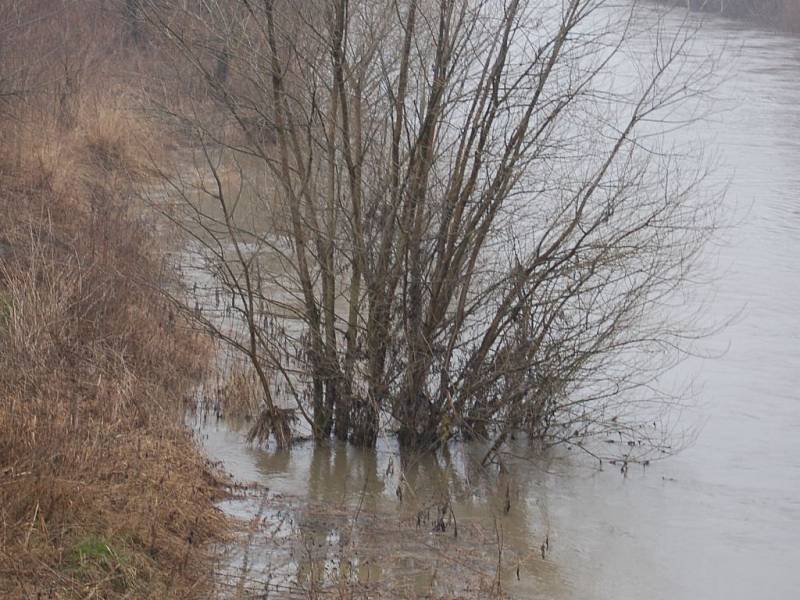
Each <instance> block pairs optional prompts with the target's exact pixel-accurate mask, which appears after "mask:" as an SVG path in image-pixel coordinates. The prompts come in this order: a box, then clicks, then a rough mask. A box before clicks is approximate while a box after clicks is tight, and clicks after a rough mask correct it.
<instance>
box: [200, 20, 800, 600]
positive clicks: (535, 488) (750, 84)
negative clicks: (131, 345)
mask: <svg viewBox="0 0 800 600" xmlns="http://www.w3.org/2000/svg"><path fill="white" fill-rule="evenodd" d="M699 37H700V42H701V43H700V44H699V45H700V47H701V49H702V48H707V50H708V51H709V52H722V53H723V54H722V57H723V64H724V65H725V66H726V67H727V70H728V74H727V75H726V77H725V78H724V81H723V82H722V83H721V84H720V86H719V88H718V89H716V90H715V92H714V96H715V97H717V98H719V99H721V100H722V103H721V104H720V106H724V108H725V110H720V111H719V112H716V113H715V114H713V115H712V116H711V118H710V119H708V120H706V121H705V122H704V123H702V124H700V125H698V126H696V127H693V129H692V131H691V135H693V136H697V137H699V138H701V139H703V140H705V141H706V143H707V144H708V146H709V147H710V148H711V149H712V150H714V151H715V153H716V154H717V156H718V158H719V161H718V162H719V165H720V166H719V169H718V171H717V172H716V173H715V175H714V176H713V177H714V178H716V180H717V181H716V183H718V182H719V181H722V180H729V187H728V192H727V197H726V200H725V211H726V212H727V217H732V218H730V219H727V220H728V221H729V222H730V223H733V225H732V226H731V229H730V230H729V231H727V232H726V233H725V235H724V236H723V237H724V240H721V241H720V243H719V245H718V247H716V248H715V251H716V252H717V253H718V257H717V260H716V261H715V262H714V266H713V269H714V274H719V277H718V278H717V279H716V280H715V282H714V283H713V291H714V294H713V300H712V301H711V307H710V316H709V319H712V320H713V319H714V318H715V317H719V318H721V319H724V318H726V317H727V316H729V315H731V314H734V313H737V312H740V316H739V317H738V318H737V319H735V320H734V322H733V323H731V324H730V325H729V326H727V327H726V328H725V329H724V330H722V331H721V332H719V333H717V334H714V336H713V338H712V339H710V340H708V347H709V348H711V349H717V350H719V349H727V350H726V352H725V353H724V355H722V356H721V357H718V358H713V359H699V358H698V359H692V360H690V361H688V363H687V364H684V365H682V366H681V374H684V373H694V374H695V375H696V376H697V381H698V383H699V384H701V387H699V388H698V392H697V395H696V400H697V408H696V409H695V410H693V411H690V412H689V413H687V415H685V418H686V419H689V420H690V421H691V422H692V423H696V424H698V425H701V428H700V430H699V433H698V435H697V438H696V440H695V441H694V443H693V444H692V445H691V446H690V447H688V448H687V449H686V450H684V451H682V452H681V453H679V454H678V455H676V456H673V457H670V458H669V459H667V460H665V461H660V462H658V463H654V464H653V465H651V466H649V467H647V468H644V467H641V466H637V467H635V468H634V467H631V469H630V470H629V471H628V473H627V476H624V477H623V476H622V474H621V473H620V471H619V468H618V467H614V466H611V465H606V466H605V467H604V468H603V469H598V465H597V463H596V462H593V461H590V460H588V459H587V458H586V457H585V456H581V455H579V454H577V453H571V452H569V451H568V450H566V449H564V450H563V451H561V452H558V453H555V454H553V455H550V456H546V457H541V456H540V457H535V456H531V455H530V454H529V453H526V450H525V449H524V448H520V449H519V454H525V456H524V458H520V459H517V460H514V459H510V460H509V461H508V464H507V471H504V472H500V469H498V468H496V467H490V468H488V469H483V468H481V467H480V466H479V463H480V459H481V458H482V452H481V451H482V450H483V449H482V448H481V447H480V446H463V445H454V446H451V447H450V448H449V449H448V451H446V452H443V453H440V454H438V455H437V456H433V457H432V456H402V455H400V454H399V453H398V452H397V450H396V448H395V447H394V445H393V442H392V441H391V440H384V441H382V442H381V443H380V445H379V447H378V449H377V450H376V451H363V450H359V449H356V448H350V447H346V446H343V445H338V444H331V445H329V446H325V447H315V446H314V445H313V444H310V443H308V444H300V445H297V446H295V447H293V448H292V449H291V450H288V451H284V452H276V451H273V450H268V449H267V450H262V449H257V448H253V447H249V446H248V445H247V444H246V443H245V442H244V435H243V433H241V432H240V431H239V430H238V428H237V427H236V426H235V425H233V424H231V423H228V422H226V421H224V420H217V419H216V418H215V417H214V416H213V414H212V415H209V416H208V417H207V419H206V421H205V423H204V424H200V423H198V433H199V437H200V438H202V440H203V443H204V444H205V447H206V449H207V452H208V454H209V455H210V457H211V458H212V459H214V460H220V461H222V462H223V464H224V468H225V469H226V470H227V471H229V472H231V473H232V474H233V475H234V476H235V477H237V478H238V479H240V480H242V481H257V482H259V483H260V484H262V485H263V486H266V487H267V488H268V492H266V496H265V495H264V494H265V493H264V492H263V491H258V492H254V493H251V494H249V495H248V496H247V497H246V498H242V499H237V500H231V501H227V502H226V503H225V504H224V505H223V507H224V508H225V509H226V510H228V511H230V512H231V513H232V514H235V515H238V516H243V517H245V518H247V519H250V522H251V524H252V528H251V529H250V531H249V533H248V534H247V536H248V541H249V543H242V544H239V545H236V546H235V547H234V548H232V549H231V550H230V563H229V568H230V569H231V570H232V571H233V572H234V573H235V571H236V569H237V568H242V567H245V574H244V578H242V579H241V581H242V582H245V581H246V582H247V583H248V587H250V588H251V589H252V590H256V589H260V590H262V591H263V590H265V589H267V588H268V589H269V590H270V594H269V595H268V596H264V597H269V598H280V597H303V596H304V595H311V594H310V593H309V590H311V592H313V590H315V589H317V588H319V587H324V586H332V587H333V589H335V588H336V581H338V580H340V579H347V580H348V581H349V582H351V583H352V582H357V583H360V584H363V585H367V584H370V585H373V586H375V590H378V591H379V590H381V589H384V590H389V589H393V590H395V591H394V592H392V593H394V594H397V593H398V591H397V590H400V589H401V590H403V591H404V593H405V594H406V595H407V596H409V597H415V596H421V595H424V594H426V593H428V591H430V590H435V591H436V592H438V593H444V592H453V593H468V594H470V595H472V596H473V597H481V596H482V595H484V594H486V593H488V592H487V586H489V587H490V586H491V585H492V584H493V580H492V577H493V576H494V575H495V574H496V572H497V565H498V548H499V547H500V548H502V554H501V560H500V561H499V565H500V568H499V571H500V583H501V586H502V588H503V590H504V591H505V592H507V593H508V594H509V595H511V596H513V597H519V598H554V599H566V598H576V599H578V598H579V599H586V598H614V599H617V600H627V599H637V600H641V599H648V600H654V599H660V598H663V599H676V598H692V599H694V598H698V599H700V598H721V599H725V600H735V599H740V598H741V599H747V600H752V599H753V598H793V597H797V595H798V593H800V592H798V590H800V568H799V567H798V565H800V317H799V316H798V315H800V267H798V256H800V39H798V38H796V37H790V36H784V35H780V34H775V33H771V32H767V31H763V30H759V29H756V28H755V27H751V26H747V25H745V24H742V23H738V22H734V21H728V20H725V19H722V18H715V17H710V18H708V17H707V18H706V20H705V23H704V25H703V27H702V29H701V30H700V32H699ZM681 135H687V133H682V134H681ZM712 183H714V182H712ZM710 268H711V267H710ZM515 454H516V452H515ZM265 498H266V500H265ZM448 502H449V504H448ZM442 515H444V516H442ZM253 517H258V518H259V519H260V521H259V522H257V523H256V522H255V521H254V520H253ZM454 520H455V523H454V522H453V521H454ZM440 521H441V522H440ZM442 528H443V529H444V531H440V529H442ZM456 528H457V535H456ZM543 545H544V546H545V547H544V548H543V547H542V546H543ZM487 574H488V575H487ZM234 579H235V578H234ZM270 586H271V587H270ZM375 593H377V591H376V592H375Z"/></svg>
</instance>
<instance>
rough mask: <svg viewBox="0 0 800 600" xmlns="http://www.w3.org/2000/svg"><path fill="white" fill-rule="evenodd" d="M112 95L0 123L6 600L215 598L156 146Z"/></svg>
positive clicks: (192, 372)
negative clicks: (155, 181)
mask: <svg viewBox="0 0 800 600" xmlns="http://www.w3.org/2000/svg"><path fill="white" fill-rule="evenodd" d="M119 94H120V91H119V90H116V91H115V93H108V94H98V93H96V94H91V95H90V94H87V95H81V96H78V97H76V98H75V99H74V104H73V110H72V111H71V114H70V120H69V122H65V120H64V119H59V118H58V117H59V116H60V114H59V113H58V112H56V111H50V110H48V109H49V108H50V107H49V106H46V107H42V106H34V105H32V104H27V105H26V104H24V103H19V104H18V105H16V106H11V108H10V110H13V111H15V112H14V113H13V118H8V119H4V120H3V121H0V125H1V126H2V127H1V128H0V129H2V131H0V138H1V139H2V140H3V141H2V144H0V214H2V215H3V219H2V221H1V222H0V597H3V598H38V597H47V598H59V599H60V598H64V599H67V598H90V597H91V598H153V599H156V598H158V599H164V598H204V597H210V595H211V593H212V588H213V585H214V581H213V561H214V557H213V553H212V551H211V544H212V543H213V542H217V541H220V540H223V539H225V537H226V535H227V531H228V525H229V522H228V520H227V519H226V517H224V516H223V515H222V513H221V512H220V511H219V510H218V509H217V508H216V507H215V503H216V502H217V501H219V499H221V498H222V497H224V495H225V494H224V489H223V487H222V486H221V485H220V483H219V480H218V478H217V474H216V473H215V471H214V469H213V467H212V466H211V465H210V464H209V463H208V461H207V460H206V459H205V458H204V457H203V456H202V454H201V453H200V451H199V450H198V448H197V446H196V444H195V441H194V440H193V438H192V436H191V433H190V432H189V431H188V430H187V428H186V427H185V424H184V414H185V410H186V399H187V398H188V397H189V395H190V394H191V392H192V390H193V389H194V386H196V384H197V381H198V380H199V378H200V377H201V376H202V375H203V372H204V369H205V368H206V365H207V362H208V360H209V358H210V349H209V348H208V344H207V341H206V340H204V339H203V338H201V337H199V336H198V335H197V334H195V333H194V332H193V331H192V329H191V328H190V327H189V326H188V323H186V322H184V321H183V319H182V318H181V316H180V315H179V314H178V313H176V312H175V311H174V310H173V309H172V308H171V307H170V305H169V304H168V303H167V302H166V301H165V299H164V298H163V297H162V295H161V293H160V291H159V290H160V288H161V287H162V286H164V285H172V284H174V283H175V280H174V278H173V275H172V273H171V272H170V269H169V267H168V263H167V260H166V257H167V252H168V250H169V249H170V248H169V244H168V240H167V239H166V238H167V236H166V235H165V233H164V232H165V229H164V227H162V226H161V224H160V223H158V222H157V219H156V216H155V215H153V214H152V213H151V212H150V211H148V210H147V208H146V207H145V206H144V205H142V204H141V203H140V201H139V200H138V199H137V198H138V195H137V193H136V191H137V188H139V187H140V186H142V185H146V184H147V183H148V178H149V175H148V170H147V168H146V166H145V165H146V164H148V163H149V160H151V159H152V152H153V150H154V149H155V148H158V147H159V142H158V139H159V138H158V132H155V131H152V130H149V129H148V126H147V125H146V124H145V123H144V122H143V121H142V120H141V119H139V118H137V117H136V116H135V115H134V114H133V113H131V112H130V111H129V110H127V109H126V107H125V103H124V101H121V100H118V98H119V97H120V95H119ZM142 139H147V140H148V156H145V155H144V153H143V151H141V150H139V148H140V146H139V145H138V141H139V140H142Z"/></svg>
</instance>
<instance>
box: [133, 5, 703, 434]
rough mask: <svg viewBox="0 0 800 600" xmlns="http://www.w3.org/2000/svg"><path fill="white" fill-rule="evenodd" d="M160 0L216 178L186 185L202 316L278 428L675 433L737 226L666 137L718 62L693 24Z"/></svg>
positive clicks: (180, 184) (185, 112) (154, 21)
mask: <svg viewBox="0 0 800 600" xmlns="http://www.w3.org/2000/svg"><path fill="white" fill-rule="evenodd" d="M141 7H142V16H143V18H144V19H145V20H146V21H147V22H148V24H149V26H150V28H151V31H154V32H155V33H154V35H156V36H158V35H159V34H160V36H161V37H160V38H158V39H159V40H160V41H159V42H158V43H162V44H165V46H166V47H167V48H171V49H172V50H171V51H170V56H172V57H173V58H174V62H173V63H171V66H172V67H173V68H174V75H175V77H176V79H178V80H180V81H181V86H182V89H185V90H191V92H192V93H191V95H189V96H188V97H185V98H182V99H181V102H179V103H178V102H169V101H165V102H164V107H165V113H166V114H168V115H169V116H170V117H172V118H174V119H175V122H176V123H178V124H180V126H181V128H182V131H183V132H184V133H185V134H186V135H188V136H189V137H190V138H191V140H192V141H193V142H194V147H195V149H196V152H195V153H194V155H193V157H192V160H193V168H189V169H186V168H185V167H186V166H185V165H183V169H182V172H181V173H180V174H175V173H170V172H167V171H166V170H165V172H164V176H165V177H166V178H167V180H168V182H169V185H170V187H171V189H172V192H173V193H174V194H175V195H176V196H177V197H178V201H177V202H176V204H175V205H174V206H173V211H174V212H173V213H172V216H173V218H174V219H175V221H176V222H177V223H179V224H180V225H181V226H182V227H183V228H184V229H185V231H186V232H187V233H188V234H189V235H190V236H191V237H192V238H193V241H194V244H195V246H194V247H195V248H196V250H197V263H196V264H197V265H199V266H200V267H201V270H203V271H204V272H206V273H210V274H211V275H212V280H211V282H210V283H209V284H208V289H209V290H213V289H214V287H215V286H216V287H218V288H219V290H221V291H219V290H218V291H209V292H207V293H209V294H212V295H213V294H216V295H217V297H216V298H215V299H214V302H211V303H209V302H208V296H206V298H205V299H203V298H198V299H197V300H196V306H194V307H190V308H191V310H192V311H193V313H194V315H195V317H196V318H198V319H199V320H200V321H201V322H202V323H203V325H204V326H205V327H207V328H208V329H210V330H211V331H213V332H214V333H215V334H216V335H217V336H218V337H220V338H222V339H223V340H225V341H227V342H228V343H229V344H230V346H231V347H233V348H234V349H236V350H237V351H239V352H241V354H242V355H243V356H244V357H246V359H247V360H248V361H249V362H250V363H251V365H252V368H253V369H254V371H255V372H256V373H257V375H258V380H259V383H260V386H261V388H262V390H261V391H262V395H263V400H264V404H265V408H264V412H263V415H262V419H261V420H262V425H263V423H264V422H266V423H267V424H268V426H266V427H264V428H263V430H264V431H265V432H267V433H269V431H280V432H282V433H281V434H280V435H278V436H277V437H278V438H279V439H278V442H279V443H286V442H287V440H286V439H285V436H284V432H285V431H286V421H287V419H288V418H289V416H291V415H295V416H299V417H303V418H305V420H307V421H308V423H309V425H310V427H311V429H312V431H313V433H314V435H315V436H316V437H318V438H325V437H327V436H329V435H331V434H335V435H336V436H337V437H338V438H340V439H349V440H351V441H353V442H355V443H358V444H364V445H371V444H373V443H374V442H375V440H376V437H377V436H378V435H379V432H380V431H381V429H382V427H384V426H385V427H388V428H390V429H393V430H396V431H397V433H398V434H399V437H400V440H401V442H402V443H404V444H406V445H412V446H418V447H435V446H437V445H439V444H441V443H443V442H445V441H446V440H448V439H450V438H452V437H453V436H457V435H460V436H464V437H473V436H481V437H484V436H489V437H493V439H495V440H496V444H495V447H499V445H500V444H502V442H503V441H504V440H505V439H506V438H507V437H508V436H511V435H515V434H516V433H518V432H525V433H526V434H528V435H530V436H531V437H532V438H534V439H537V440H540V441H541V442H543V443H545V444H551V443H560V442H566V441H569V442H572V443H577V444H583V443H584V442H585V441H586V440H588V439H590V438H592V437H593V436H597V435H607V432H609V431H613V432H614V435H615V436H616V435H617V433H619V435H620V440H621V439H622V438H623V437H624V438H625V439H626V440H633V439H636V440H637V441H636V442H635V443H637V444H638V443H642V441H644V442H646V443H650V444H658V443H661V442H662V441H663V440H662V438H661V435H662V434H663V431H662V430H661V428H660V427H659V426H658V425H659V423H653V419H652V418H651V416H652V415H653V414H654V410H655V411H656V412H657V411H658V410H660V409H661V408H663V407H664V406H666V405H668V404H669V403H670V402H671V399H670V398H669V397H668V396H665V395H662V394H661V393H660V392H658V391H657V390H656V387H655V385H654V382H655V380H656V378H657V377H658V375H659V374H660V373H662V372H663V370H664V369H665V368H666V367H668V366H669V365H671V364H673V363H674V361H675V360H677V359H679V358H680V356H682V355H683V353H684V352H685V351H686V350H687V348H688V344H689V343H690V341H691V340H692V339H693V338H694V337H695V335H698V334H699V331H698V329H697V328H696V322H695V321H693V319H692V317H693V316H694V315H693V314H692V316H686V315H687V313H688V312H691V311H690V310H689V309H687V310H686V311H684V317H685V318H683V319H681V320H676V318H675V317H674V315H675V311H674V310H672V309H673V308H674V303H675V302H676V298H679V299H680V298H681V296H680V293H681V291H682V290H684V289H685V288H684V286H685V284H687V283H689V282H690V281H691V276H692V267H693V265H694V263H695V260H696V258H697V256H698V253H699V251H700V249H701V248H702V246H703V243H704V241H705V240H706V239H707V238H708V236H709V235H710V233H711V231H712V230H713V219H712V217H711V213H713V208H714V207H713V202H711V201H710V199H709V198H703V197H701V196H700V195H699V192H698V190H697V183H698V182H699V181H700V180H701V178H702V175H703V173H702V167H698V166H697V165H698V164H701V163H694V164H692V163H691V161H687V160H684V159H685V156H683V154H682V153H683V151H684V150H677V149H672V148H669V147H665V146H664V145H663V144H662V138H661V137H660V135H659V133H660V132H661V131H663V130H665V129H668V128H671V127H674V126H678V125H679V122H681V121H682V122H683V123H684V124H685V123H686V122H688V119H687V118H686V117H685V116H684V117H681V116H680V115H681V114H682V113H681V112H680V110H679V107H680V106H681V105H683V104H685V103H687V102H691V101H692V100H693V99H694V98H695V96H696V94H698V93H699V92H700V91H701V89H702V88H703V87H704V85H705V83H706V81H705V78H706V77H707V76H708V74H709V70H710V68H711V66H712V65H711V63H710V61H709V63H708V64H698V63H697V62H694V63H692V64H693V65H694V66H693V67H692V68H691V69H686V68H684V67H685V66H686V59H687V56H688V53H689V49H690V47H691V40H692V31H691V30H690V29H688V28H686V27H679V28H678V30H677V31H673V32H672V33H669V34H667V33H666V30H662V29H661V28H660V27H656V28H654V29H649V30H647V31H643V30H640V29H638V25H637V19H636V14H637V7H636V6H635V4H634V5H632V6H630V7H628V8H620V7H618V6H610V5H608V4H607V3H605V2H603V1H599V0H571V1H570V2H568V3H566V4H563V3H547V2H543V3H538V2H530V1H525V0H439V1H435V2H434V1H427V0H406V1H402V2H401V1H397V0H382V1H380V2H375V1H369V2H367V1H361V0H349V1H348V0H330V1H327V2H322V3H308V2H294V1H292V2H289V1H281V0H266V1H264V2H253V1H250V0H244V1H242V2H228V1H225V0H213V1H211V2H203V3H202V4H195V3H188V4H183V5H180V6H165V5H163V4H161V3H158V2H154V1H144V2H143V3H142V4H141ZM634 41H635V42H636V44H637V45H636V46H635V48H638V49H639V51H638V52H634V46H633V45H632V42H634ZM642 47H645V48H649V49H650V51H649V52H648V51H645V52H644V53H642V52H641V48H642ZM192 170H194V173H192V172H191V171H192ZM200 291H201V292H206V290H205V287H204V286H201V290H200ZM220 294H221V295H222V299H221V300H220V298H219V296H220ZM678 301H680V300H678ZM217 307H219V310H215V309H216V308H217ZM287 399H288V400H289V401H290V404H289V408H290V409H291V411H288V410H287V404H286V402H287ZM643 415H647V416H646V417H644V418H645V419H647V420H648V423H649V429H647V428H644V427H643V426H642V425H643V424H642V419H643ZM648 432H649V433H648Z"/></svg>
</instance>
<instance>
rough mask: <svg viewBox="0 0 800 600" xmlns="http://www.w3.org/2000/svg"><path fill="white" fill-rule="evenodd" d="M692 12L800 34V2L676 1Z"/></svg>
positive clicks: (786, 0) (774, 0)
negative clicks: (749, 22)
mask: <svg viewBox="0 0 800 600" xmlns="http://www.w3.org/2000/svg"><path fill="white" fill-rule="evenodd" d="M674 3H675V4H676V5H680V6H688V7H689V8H690V9H691V10H693V11H698V12H706V13H714V14H720V15H723V16H726V17H730V18H733V19H742V20H748V21H751V22H755V23H759V24H761V25H765V26H768V27H774V28H775V29H778V30H780V31H787V32H790V33H800V0H767V1H763V0H678V1H675V2H674Z"/></svg>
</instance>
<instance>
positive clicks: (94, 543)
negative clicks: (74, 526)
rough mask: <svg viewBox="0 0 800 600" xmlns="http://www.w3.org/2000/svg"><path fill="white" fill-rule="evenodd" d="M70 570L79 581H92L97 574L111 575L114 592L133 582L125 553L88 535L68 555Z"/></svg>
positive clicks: (99, 538)
mask: <svg viewBox="0 0 800 600" xmlns="http://www.w3.org/2000/svg"><path fill="white" fill-rule="evenodd" d="M69 563H70V565H69V566H70V570H71V571H72V573H73V574H74V575H76V576H77V577H78V578H79V579H82V580H84V581H92V580H94V579H97V575H98V573H99V572H103V573H106V574H108V575H111V578H110V579H111V583H112V586H113V588H114V589H115V591H119V592H121V591H124V590H126V589H128V588H129V587H130V584H131V583H132V582H133V580H134V575H135V569H133V568H132V567H131V565H130V560H129V558H128V555H127V553H126V552H125V551H124V550H123V549H122V548H121V547H120V545H119V544H116V543H112V542H111V541H110V540H108V539H106V538H104V537H102V536H98V535H90V536H87V537H84V538H82V539H81V540H79V541H78V542H77V543H76V544H75V545H74V546H73V547H72V549H71V551H70V553H69Z"/></svg>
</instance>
